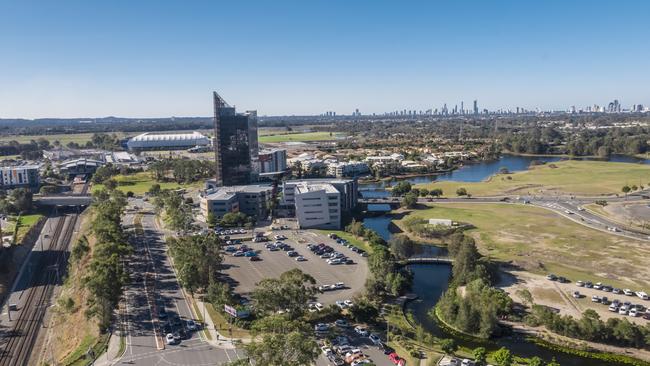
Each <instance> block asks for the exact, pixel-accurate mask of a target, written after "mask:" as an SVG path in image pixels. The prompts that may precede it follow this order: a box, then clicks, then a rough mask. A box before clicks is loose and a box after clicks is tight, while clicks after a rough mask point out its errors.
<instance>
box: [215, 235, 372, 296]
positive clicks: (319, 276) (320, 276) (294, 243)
mask: <svg viewBox="0 0 650 366" xmlns="http://www.w3.org/2000/svg"><path fill="white" fill-rule="evenodd" d="M256 231H260V230H259V229H257V230H256ZM266 234H267V237H268V238H269V239H270V240H271V242H273V241H275V240H274V239H273V237H274V236H275V235H284V236H286V237H287V239H285V240H282V241H283V242H286V243H287V244H289V245H290V246H291V247H293V250H295V251H297V252H298V255H301V256H303V257H304V258H305V259H306V260H305V261H302V262H299V261H296V257H289V256H288V255H287V252H286V251H284V250H278V251H269V250H268V249H266V248H265V245H266V244H267V243H268V242H251V241H245V242H244V243H243V244H245V245H247V246H248V247H250V248H252V249H253V250H254V251H255V252H256V253H257V256H258V257H259V258H260V259H261V260H259V261H251V260H250V258H249V257H244V256H241V257H235V256H233V255H232V253H227V254H226V255H225V257H224V266H225V268H226V269H225V271H224V273H225V274H226V275H228V276H229V277H230V279H231V280H232V281H233V283H232V284H233V286H234V290H235V292H237V293H239V294H241V295H243V296H247V295H248V294H250V292H251V291H252V290H253V289H254V288H255V285H256V284H257V283H258V282H259V281H260V280H262V279H264V278H277V277H279V276H280V274H282V273H283V272H286V271H288V270H290V269H292V268H299V269H300V270H302V271H303V272H305V273H308V274H310V275H311V276H313V277H314V278H315V279H316V283H317V285H332V284H335V283H337V282H343V283H344V284H345V288H343V289H340V290H334V291H327V292H324V293H322V294H320V295H319V296H318V301H319V302H321V303H322V304H324V305H328V304H334V303H335V302H336V301H337V300H346V299H352V298H353V297H354V296H355V295H356V294H359V293H361V292H362V291H363V286H364V284H365V281H366V277H367V275H368V265H367V260H366V258H364V257H362V256H360V255H359V254H358V253H355V252H353V251H352V250H350V249H349V248H347V247H345V246H343V245H340V244H337V243H336V242H335V241H334V240H332V239H330V238H328V237H327V236H326V235H322V234H320V233H318V232H314V231H309V230H273V231H268V232H267V233H266ZM249 237H250V235H249ZM310 243H311V244H318V243H325V244H327V245H330V246H331V247H332V248H333V249H334V250H335V251H338V252H340V253H342V254H344V255H345V256H347V257H348V258H350V259H352V260H353V261H354V264H338V265H331V264H328V263H327V262H326V260H325V259H322V258H320V257H319V256H318V255H316V254H314V253H313V252H312V251H310V250H309V249H308V248H307V244H310Z"/></svg>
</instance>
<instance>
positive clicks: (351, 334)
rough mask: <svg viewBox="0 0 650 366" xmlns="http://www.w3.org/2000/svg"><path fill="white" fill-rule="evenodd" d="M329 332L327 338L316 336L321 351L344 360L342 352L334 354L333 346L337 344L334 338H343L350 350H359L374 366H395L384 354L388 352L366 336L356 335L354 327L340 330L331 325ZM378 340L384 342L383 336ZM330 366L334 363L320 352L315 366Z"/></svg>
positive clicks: (321, 335) (334, 348)
mask: <svg viewBox="0 0 650 366" xmlns="http://www.w3.org/2000/svg"><path fill="white" fill-rule="evenodd" d="M330 326H331V328H330V329H331V330H330V331H328V332H327V336H325V335H323V334H320V335H319V334H317V338H318V341H319V345H320V346H321V350H323V348H325V349H329V350H331V353H330V354H336V355H337V356H338V357H339V358H344V357H345V355H344V354H343V352H341V353H338V354H337V352H336V347H334V346H335V345H337V344H338V342H337V341H336V337H338V336H345V337H347V339H348V340H349V346H350V348H352V349H354V348H356V349H359V350H361V352H362V353H363V355H365V357H367V358H368V359H370V360H371V361H372V362H373V363H374V364H375V365H377V366H395V364H394V363H393V362H392V361H391V360H390V359H389V356H388V355H387V354H386V352H388V351H386V352H385V351H384V349H383V348H382V347H381V346H378V345H375V344H373V343H372V342H371V341H370V338H368V337H366V336H361V335H359V334H357V333H356V332H355V331H354V326H353V325H351V326H350V327H348V328H340V327H336V326H334V325H333V324H330ZM380 338H381V340H382V341H385V337H384V336H383V335H380ZM330 365H335V363H334V362H333V361H332V360H331V359H328V357H327V356H326V355H325V353H324V352H322V351H321V354H320V356H319V357H318V359H317V360H316V366H330Z"/></svg>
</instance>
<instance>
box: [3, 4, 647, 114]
mask: <svg viewBox="0 0 650 366" xmlns="http://www.w3.org/2000/svg"><path fill="white" fill-rule="evenodd" d="M649 13H650V2H649V1H642V0H639V1H625V0H622V1H615V2H613V1H598V0H592V1H577V0H576V1H566V0H565V1H559V0H558V1H554V0H545V1H541V0H540V1H532V0H531V1H528V0H519V1H505V0H503V1H499V0H494V1H488V0H484V1H478V0H477V1H461V0H456V1H453V0H449V1H437V0H430V1H406V0H404V1H398V0H394V1H380V0H374V1H373V0H296V1H283V0H275V1H271V0H265V1H245V0H237V1H217V0H214V1H166V0H158V1H147V0H138V1H128V0H111V1H99V0H97V1H88V0H79V1H72V0H60V1H49V0H48V1H30V0H15V1H6V0H0V118H10V117H24V118H37V117H46V116H47V117H82V116H84V117H99V116H108V115H115V116H125V117H126V116H130V117H162V116H172V115H173V116H208V115H210V114H211V100H210V97H211V91H212V90H217V91H219V92H220V94H221V95H223V96H224V98H225V99H226V100H227V101H228V102H229V103H230V104H234V105H236V106H237V107H238V109H240V110H244V109H257V110H258V111H259V113H260V114H262V115H278V114H319V113H322V112H324V111H327V110H334V111H336V112H337V113H344V114H348V113H350V112H351V111H353V110H354V109H355V108H359V109H360V110H361V112H364V113H372V112H376V113H381V112H384V111H389V110H395V109H405V108H406V109H422V110H425V109H428V108H432V107H440V106H441V105H442V103H447V104H448V105H450V106H453V105H454V104H456V103H458V104H459V103H460V101H461V100H464V101H465V105H466V106H469V105H471V102H472V100H473V99H478V101H479V107H481V108H484V107H487V108H490V109H496V108H504V107H515V106H522V107H527V108H535V107H541V108H544V109H547V108H558V109H559V108H561V109H564V108H567V107H568V106H569V105H577V106H584V105H588V104H593V103H597V104H600V105H603V104H606V103H607V102H608V101H610V100H612V99H615V98H617V99H619V100H620V101H621V102H622V103H623V106H624V107H629V106H630V105H632V104H635V103H643V104H644V105H650V57H649V56H650V47H648V45H650V21H648V14H649Z"/></svg>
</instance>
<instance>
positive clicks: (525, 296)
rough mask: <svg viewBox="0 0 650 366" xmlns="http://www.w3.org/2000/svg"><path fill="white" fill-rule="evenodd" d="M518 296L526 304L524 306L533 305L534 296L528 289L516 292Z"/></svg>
mask: <svg viewBox="0 0 650 366" xmlns="http://www.w3.org/2000/svg"><path fill="white" fill-rule="evenodd" d="M516 293H517V295H518V296H519V297H520V298H521V300H522V301H523V302H524V305H532V304H533V295H532V294H531V293H530V291H528V289H525V288H524V289H520V290H517V291H516Z"/></svg>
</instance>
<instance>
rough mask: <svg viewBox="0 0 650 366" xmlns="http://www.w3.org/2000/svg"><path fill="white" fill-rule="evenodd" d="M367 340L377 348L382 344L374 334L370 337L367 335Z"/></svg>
mask: <svg viewBox="0 0 650 366" xmlns="http://www.w3.org/2000/svg"><path fill="white" fill-rule="evenodd" d="M368 338H369V339H370V341H371V342H372V344H374V345H375V346H379V345H381V344H382V343H381V338H379V336H378V335H376V334H374V333H373V334H371V335H369V336H368Z"/></svg>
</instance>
